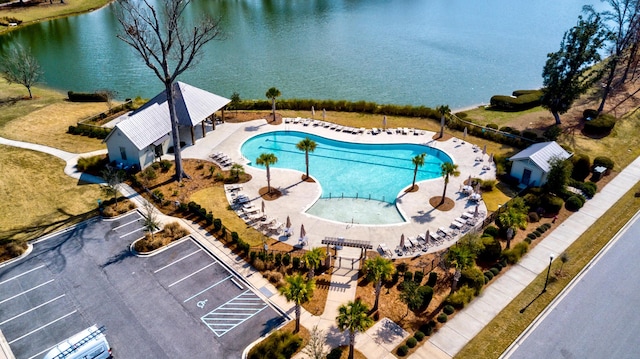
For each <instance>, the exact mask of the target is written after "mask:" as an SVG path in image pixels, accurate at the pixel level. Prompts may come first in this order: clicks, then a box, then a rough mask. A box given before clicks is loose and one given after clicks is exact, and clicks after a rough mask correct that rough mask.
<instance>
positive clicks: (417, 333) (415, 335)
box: [413, 330, 425, 342]
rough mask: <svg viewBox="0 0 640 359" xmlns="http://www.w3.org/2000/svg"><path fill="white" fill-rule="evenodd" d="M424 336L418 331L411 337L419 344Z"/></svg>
mask: <svg viewBox="0 0 640 359" xmlns="http://www.w3.org/2000/svg"><path fill="white" fill-rule="evenodd" d="M424 336H425V335H424V333H423V332H421V331H419V330H418V331H417V332H416V333H415V334H414V335H413V337H414V338H416V340H417V341H419V342H421V341H422V339H424Z"/></svg>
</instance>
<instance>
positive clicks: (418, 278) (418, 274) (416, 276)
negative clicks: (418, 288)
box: [413, 271, 424, 285]
mask: <svg viewBox="0 0 640 359" xmlns="http://www.w3.org/2000/svg"><path fill="white" fill-rule="evenodd" d="M423 278H424V273H422V272H421V271H417V272H416V273H415V274H414V275H413V281H414V282H416V283H418V285H420V284H421V283H422V279H423Z"/></svg>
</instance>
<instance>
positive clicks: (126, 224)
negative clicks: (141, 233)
mask: <svg viewBox="0 0 640 359" xmlns="http://www.w3.org/2000/svg"><path fill="white" fill-rule="evenodd" d="M139 220H140V219H139V218H138V219H136V220H135V221H130V222H127V223H124V224H121V225H119V226H117V227H114V228H112V229H111V230H112V231H115V230H117V229H120V228H122V227H125V226H128V225H130V224H131V223H136V222H138V221H139Z"/></svg>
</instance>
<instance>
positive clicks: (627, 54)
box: [584, 0, 640, 112]
mask: <svg viewBox="0 0 640 359" xmlns="http://www.w3.org/2000/svg"><path fill="white" fill-rule="evenodd" d="M601 1H602V2H606V3H607V4H609V7H610V10H605V11H603V12H601V13H600V16H601V17H602V20H603V26H604V27H605V28H606V29H607V31H608V32H609V37H608V40H609V43H610V46H609V49H608V52H609V57H607V60H606V62H605V63H606V66H607V67H606V72H607V74H606V80H605V83H604V89H603V90H602V100H601V101H600V106H598V112H602V110H603V109H604V104H605V102H606V100H607V97H608V96H609V94H610V92H611V91H612V90H614V88H615V87H616V86H615V85H614V79H615V78H616V74H617V71H618V68H619V66H618V65H621V64H623V63H624V62H625V60H626V61H631V59H632V56H631V49H632V48H633V47H634V45H636V46H637V42H638V26H639V25H640V24H639V21H638V20H639V17H640V5H639V4H638V0H601ZM584 10H585V12H587V13H588V14H591V15H592V16H593V15H595V14H596V11H595V9H594V7H593V6H592V5H587V6H585V7H584ZM627 69H629V66H627ZM626 73H627V72H626V71H625V72H624V73H623V75H622V76H621V78H620V81H619V82H618V84H622V83H624V81H625V79H626Z"/></svg>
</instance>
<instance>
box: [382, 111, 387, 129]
mask: <svg viewBox="0 0 640 359" xmlns="http://www.w3.org/2000/svg"><path fill="white" fill-rule="evenodd" d="M382 128H383V129H385V130H386V129H387V115H384V117H382Z"/></svg>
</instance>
